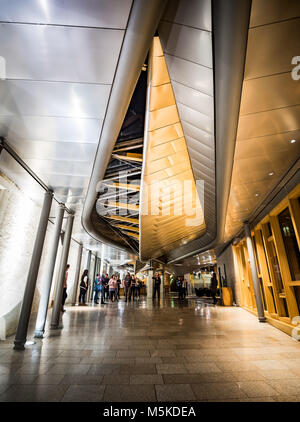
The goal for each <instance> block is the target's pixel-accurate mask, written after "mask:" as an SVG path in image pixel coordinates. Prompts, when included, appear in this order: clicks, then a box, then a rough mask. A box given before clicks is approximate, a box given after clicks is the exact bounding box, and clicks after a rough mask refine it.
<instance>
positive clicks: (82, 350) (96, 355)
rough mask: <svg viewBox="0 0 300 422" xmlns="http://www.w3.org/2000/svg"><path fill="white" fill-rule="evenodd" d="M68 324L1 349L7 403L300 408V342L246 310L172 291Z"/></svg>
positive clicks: (73, 316) (89, 312)
mask: <svg viewBox="0 0 300 422" xmlns="http://www.w3.org/2000/svg"><path fill="white" fill-rule="evenodd" d="M49 314H51V312H49ZM62 318H63V328H62V329H58V330H47V331H46V336H45V338H44V339H43V340H39V339H36V343H35V344H33V345H27V346H26V350H25V351H24V352H20V351H15V350H13V341H14V337H13V336H12V337H10V338H8V339H7V340H6V341H3V342H1V343H0V401H1V402H7V401H16V402H21V401H30V402H31V401H50V402H58V401H64V402H69V401H80V402H82V401H88V402H101V401H102V402H121V401H123V402H138V401H141V402H156V401H172V402H174V401H183V402H189V401H210V402H211V401H236V402H238V401H300V345H299V343H298V342H296V341H294V340H293V339H292V338H291V337H290V336H288V335H286V334H284V333H283V332H281V331H280V330H278V329H276V328H274V327H272V326H271V325H269V324H266V323H258V321H257V318H256V317H255V316H253V315H252V314H250V313H248V312H247V311H245V310H243V309H242V308H239V307H215V306H212V305H211V304H210V303H205V302H204V301H201V300H200V299H196V298H189V299H188V300H186V301H184V302H181V303H180V302H178V299H177V297H175V296H172V294H171V295H170V296H167V297H166V298H165V300H164V301H161V303H152V301H151V300H148V301H147V300H146V299H144V298H141V300H140V301H136V302H134V303H125V302H124V300H123V299H121V300H120V302H119V303H111V304H107V305H102V306H101V305H97V306H86V307H82V306H81V307H79V306H76V307H67V308H66V312H65V313H64V314H63V317H62ZM33 329H34V324H33V325H31V326H30V328H29V335H28V339H29V340H31V339H32V337H33Z"/></svg>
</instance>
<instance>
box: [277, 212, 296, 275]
mask: <svg viewBox="0 0 300 422" xmlns="http://www.w3.org/2000/svg"><path fill="white" fill-rule="evenodd" d="M278 220H279V225H280V229H281V234H282V238H283V242H284V246H285V251H286V255H287V259H288V262H289V267H290V272H291V277H292V280H293V281H296V280H300V252H299V248H298V243H297V239H296V235H295V231H294V226H293V222H292V218H291V214H290V210H289V208H286V209H285V210H283V211H282V212H281V213H280V214H279V215H278Z"/></svg>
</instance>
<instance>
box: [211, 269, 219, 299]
mask: <svg viewBox="0 0 300 422" xmlns="http://www.w3.org/2000/svg"><path fill="white" fill-rule="evenodd" d="M217 288H218V280H217V276H216V273H212V276H211V279H210V290H211V295H212V298H213V304H214V305H215V304H216V303H217V300H216V294H217Z"/></svg>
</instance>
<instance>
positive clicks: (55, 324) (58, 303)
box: [51, 214, 74, 328]
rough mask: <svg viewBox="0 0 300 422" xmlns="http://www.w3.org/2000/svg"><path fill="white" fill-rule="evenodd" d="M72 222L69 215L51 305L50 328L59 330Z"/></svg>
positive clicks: (71, 215)
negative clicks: (52, 303)
mask: <svg viewBox="0 0 300 422" xmlns="http://www.w3.org/2000/svg"><path fill="white" fill-rule="evenodd" d="M73 222H74V215H73V214H70V215H69V217H68V221H67V227H66V231H65V235H64V244H63V250H62V254H61V261H60V267H59V273H58V279H57V286H56V292H55V298H54V305H53V311H52V318H51V328H59V317H60V311H61V308H62V293H63V286H64V278H65V272H66V266H67V260H68V256H69V249H70V243H71V235H72V228H73Z"/></svg>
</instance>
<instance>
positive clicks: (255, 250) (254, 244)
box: [252, 236, 260, 274]
mask: <svg viewBox="0 0 300 422" xmlns="http://www.w3.org/2000/svg"><path fill="white" fill-rule="evenodd" d="M252 243H253V249H254V254H255V262H256V266H257V272H258V274H260V266H259V259H258V255H257V247H256V239H255V236H253V237H252Z"/></svg>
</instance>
